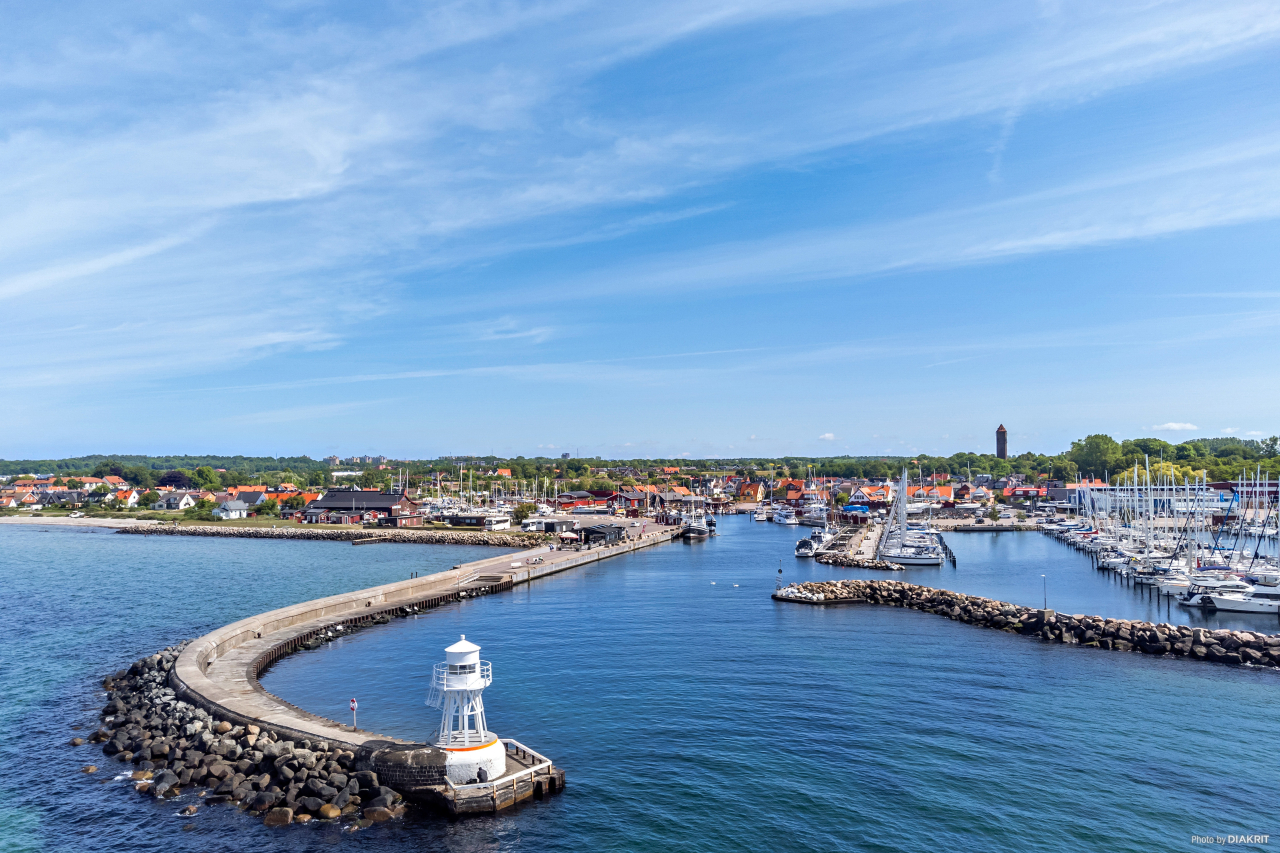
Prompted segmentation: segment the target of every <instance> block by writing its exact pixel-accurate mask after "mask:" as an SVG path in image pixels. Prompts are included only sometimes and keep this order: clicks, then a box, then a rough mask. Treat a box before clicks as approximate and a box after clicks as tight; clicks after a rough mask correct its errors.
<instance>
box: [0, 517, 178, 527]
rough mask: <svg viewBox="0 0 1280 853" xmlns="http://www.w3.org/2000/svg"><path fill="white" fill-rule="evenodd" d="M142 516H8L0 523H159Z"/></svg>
mask: <svg viewBox="0 0 1280 853" xmlns="http://www.w3.org/2000/svg"><path fill="white" fill-rule="evenodd" d="M159 523H160V522H158V521H150V520H148V519H142V518H67V517H66V516H56V515H54V516H8V517H6V518H0V524H44V525H48V526H53V525H56V526H60V527H145V526H147V525H149V524H159Z"/></svg>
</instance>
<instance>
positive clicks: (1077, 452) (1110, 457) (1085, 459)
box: [1067, 434, 1121, 477]
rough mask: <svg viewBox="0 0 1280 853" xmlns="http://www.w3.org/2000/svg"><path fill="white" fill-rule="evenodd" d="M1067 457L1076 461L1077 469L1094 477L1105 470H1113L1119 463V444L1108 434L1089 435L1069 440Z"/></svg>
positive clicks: (1100, 474)
mask: <svg viewBox="0 0 1280 853" xmlns="http://www.w3.org/2000/svg"><path fill="white" fill-rule="evenodd" d="M1067 457H1068V458H1069V459H1070V460H1071V461H1072V462H1074V463H1076V469H1077V470H1078V471H1080V472H1081V473H1083V474H1092V475H1093V476H1095V477H1100V476H1102V474H1103V473H1104V472H1106V471H1115V470H1117V469H1118V468H1119V467H1120V464H1121V460H1120V445H1119V444H1117V443H1116V440H1115V439H1114V438H1112V437H1111V436H1109V435H1101V434H1098V435H1090V436H1087V437H1086V438H1084V439H1082V440H1080V441H1073V442H1071V450H1070V451H1068V453H1067Z"/></svg>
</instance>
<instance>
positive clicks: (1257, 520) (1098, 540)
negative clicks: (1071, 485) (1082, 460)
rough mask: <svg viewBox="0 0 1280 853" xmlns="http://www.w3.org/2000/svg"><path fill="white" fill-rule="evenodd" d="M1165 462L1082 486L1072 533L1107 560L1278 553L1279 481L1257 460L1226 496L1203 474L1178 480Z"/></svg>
mask: <svg viewBox="0 0 1280 853" xmlns="http://www.w3.org/2000/svg"><path fill="white" fill-rule="evenodd" d="M1163 469H1164V466H1159V468H1157V474H1156V476H1154V477H1153V476H1152V473H1151V469H1150V463H1149V461H1147V462H1145V463H1144V464H1143V465H1142V466H1139V465H1137V464H1135V465H1134V467H1133V469H1132V470H1128V471H1125V472H1124V473H1123V474H1121V475H1120V476H1119V477H1118V481H1117V484H1116V485H1115V486H1112V487H1108V488H1105V489H1094V488H1088V487H1086V488H1084V489H1082V492H1081V497H1080V522H1081V523H1080V524H1079V526H1080V528H1081V530H1080V531H1079V532H1078V536H1077V537H1076V538H1080V539H1081V540H1082V542H1084V543H1086V544H1087V545H1088V547H1087V550H1089V551H1091V552H1093V553H1103V552H1105V553H1106V554H1107V555H1108V556H1107V557H1105V558H1103V559H1106V560H1109V561H1112V562H1114V561H1116V560H1121V561H1125V562H1128V563H1136V564H1139V565H1142V566H1147V567H1159V566H1168V565H1170V564H1177V565H1178V566H1179V567H1184V568H1187V569H1196V568H1199V567H1203V566H1206V565H1215V566H1228V567H1230V566H1236V565H1237V564H1241V563H1247V564H1249V565H1252V564H1253V563H1256V562H1257V561H1258V560H1259V559H1263V560H1264V561H1267V562H1272V561H1275V560H1276V559H1277V557H1280V547H1278V546H1280V535H1278V534H1277V523H1276V522H1277V516H1278V513H1280V505H1278V502H1277V500H1276V496H1277V487H1278V486H1280V482H1278V483H1271V482H1270V475H1269V474H1267V473H1266V472H1264V471H1262V469H1261V467H1258V468H1257V470H1256V471H1254V472H1252V473H1250V472H1247V471H1244V472H1241V475H1240V477H1239V480H1238V481H1237V483H1236V485H1235V488H1234V489H1233V492H1232V495H1231V498H1230V500H1229V501H1224V500H1223V499H1222V497H1221V493H1220V492H1219V491H1218V490H1217V489H1214V488H1211V487H1210V486H1209V484H1208V481H1207V477H1203V476H1195V477H1192V478H1186V477H1183V479H1182V482H1181V483H1178V482H1177V481H1176V479H1175V477H1174V476H1173V475H1172V474H1171V473H1170V472H1169V471H1166V470H1163Z"/></svg>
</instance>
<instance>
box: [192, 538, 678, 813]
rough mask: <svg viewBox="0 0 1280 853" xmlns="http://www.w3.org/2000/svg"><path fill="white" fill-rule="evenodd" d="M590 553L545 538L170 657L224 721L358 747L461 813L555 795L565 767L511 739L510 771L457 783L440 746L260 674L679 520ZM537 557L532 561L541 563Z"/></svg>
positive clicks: (403, 785) (368, 763)
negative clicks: (310, 698) (308, 700)
mask: <svg viewBox="0 0 1280 853" xmlns="http://www.w3.org/2000/svg"><path fill="white" fill-rule="evenodd" d="M632 532H633V533H634V534H637V535H636V536H635V538H633V539H629V540H627V541H625V542H622V543H619V544H617V545H612V546H608V547H600V548H593V549H590V550H586V551H551V550H549V549H548V547H547V546H545V545H543V546H539V547H538V548H535V549H531V550H529V551H524V552H520V553H516V554H507V555H504V556H501V557H492V558H488V559H485V560H479V561H477V562H474V563H466V564H463V565H460V566H455V567H454V568H452V569H450V570H448V571H444V572H438V573H436V574H433V575H428V576H426V577H421V578H412V579H409V580H404V581H398V582H396V583H390V584H384V585H382V586H376V587H371V588H369V589H363V590H359V591H357V592H350V593H344V594H341V595H334V596H329V597H328V598H318V599H315V600H314V601H306V602H303V603H301V604H294V605H291V606H289V607H282V608H280V609H279V610H272V611H270V612H267V613H262V614H259V615H257V616H251V617H249V618H247V619H241V620H240V621H238V622H233V623H231V624H230V625H226V626H224V627H222V628H219V629H217V630H215V631H212V632H210V633H208V634H206V635H204V636H203V637H200V638H198V639H196V640H193V641H192V642H191V643H190V645H188V646H187V648H186V649H185V650H184V651H183V652H182V654H181V655H180V656H179V658H178V660H177V661H176V662H175V664H174V668H173V673H172V675H171V677H170V683H171V686H172V687H173V689H174V691H175V692H176V693H177V694H178V696H179V697H180V698H182V699H184V700H185V701H188V702H190V703H192V704H193V705H196V706H198V707H201V708H204V709H205V710H206V711H208V712H209V713H210V714H213V715H214V716H215V717H217V718H219V719H225V720H229V721H234V722H235V723H237V724H240V725H256V726H259V727H261V728H263V729H265V730H269V731H272V732H274V733H275V734H276V735H278V736H280V737H281V738H283V739H286V740H304V739H305V740H313V741H315V740H321V741H326V742H328V743H329V744H331V746H333V747H340V748H343V749H347V750H350V751H351V752H353V753H355V755H356V757H357V761H358V763H359V764H360V765H361V768H362V769H368V770H373V771H374V772H376V773H377V774H378V778H379V779H380V780H381V781H382V784H384V785H387V786H388V787H391V788H395V789H396V790H398V791H399V792H400V793H402V794H404V795H405V796H413V797H417V798H419V799H428V800H439V801H441V802H443V803H444V804H445V805H446V806H447V807H448V808H449V809H450V811H453V812H454V813H455V814H460V813H468V812H491V811H497V810H499V809H501V808H505V807H507V806H510V805H513V804H514V803H516V802H518V801H519V800H522V799H525V798H527V797H530V796H534V795H535V794H543V793H554V792H556V791H558V790H560V788H562V787H563V785H564V771H562V770H560V769H558V768H556V767H554V766H553V765H552V764H551V762H550V760H549V759H546V758H545V757H544V756H541V755H539V754H537V753H536V752H533V751H532V750H530V749H528V748H527V747H525V746H524V745H523V744H519V743H516V742H514V741H510V742H508V744H507V746H508V749H507V774H506V775H505V776H503V777H502V778H500V779H497V780H493V781H492V782H489V783H485V784H481V785H474V786H470V785H469V786H455V785H453V784H452V783H450V782H449V781H448V780H447V778H446V777H445V773H444V753H443V752H442V751H441V750H439V749H437V748H435V747H433V746H430V745H428V744H423V743H413V742H410V741H405V740H400V739H397V738H393V737H388V736H386V735H381V734H377V733H374V732H368V731H364V730H362V729H353V728H352V727H351V726H349V725H344V724H342V723H339V722H336V721H334V720H329V719H326V718H324V717H320V716H317V715H315V714H312V713H309V712H307V711H305V710H303V709H301V708H298V707H296V706H294V705H291V704H290V703H288V702H286V701H284V700H283V699H281V698H279V697H278V696H273V695H272V694H270V693H268V692H267V691H266V690H265V689H263V687H262V686H261V685H260V684H259V683H258V675H259V674H260V673H261V672H262V671H263V670H265V669H266V668H267V667H268V666H270V665H271V663H272V662H273V661H275V660H277V659H278V658H280V657H281V656H283V655H286V654H289V653H290V652H293V651H295V650H297V649H299V648H303V647H308V646H309V644H314V643H316V642H318V641H319V640H321V639H324V638H329V637H334V636H341V635H342V633H344V632H347V631H350V630H353V629H357V628H359V627H363V626H366V625H368V624H371V623H375V624H376V623H380V622H386V621H389V620H390V619H391V618H392V617H395V616H405V615H409V614H412V613H417V612H421V611H424V610H428V609H430V608H432V607H437V606H439V605H441V604H444V603H446V602H449V601H457V600H459V599H460V598H464V597H468V596H471V595H476V594H486V593H493V592H501V591H505V590H508V589H511V588H512V587H513V586H515V585H516V584H521V583H527V582H528V581H530V580H534V579H536V578H540V577H545V576H547V575H550V574H554V573H556V572H562V571H565V570H566V569H570V568H573V567H575V566H580V565H584V564H586V563H592V562H597V561H599V560H603V559H607V558H609V557H613V556H617V555H619V554H625V553H629V552H631V551H635V550H639V549H641V548H645V547H648V546H650V545H656V544H659V543H661V542H669V541H671V540H672V539H673V538H674V537H675V536H676V535H678V533H679V531H678V529H677V528H671V527H658V528H656V529H653V530H650V531H649V532H648V533H647V535H645V536H644V537H640V536H638V533H639V531H632ZM535 561H536V562H535Z"/></svg>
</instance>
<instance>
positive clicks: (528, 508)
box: [511, 504, 534, 524]
mask: <svg viewBox="0 0 1280 853" xmlns="http://www.w3.org/2000/svg"><path fill="white" fill-rule="evenodd" d="M533 510H534V506H533V504H520V505H519V506H517V507H516V511H515V512H513V513H512V514H511V518H512V520H514V521H515V523H516V524H522V523H523V522H524V520H525V519H526V518H528V517H529V516H530V515H532V514H533Z"/></svg>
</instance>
